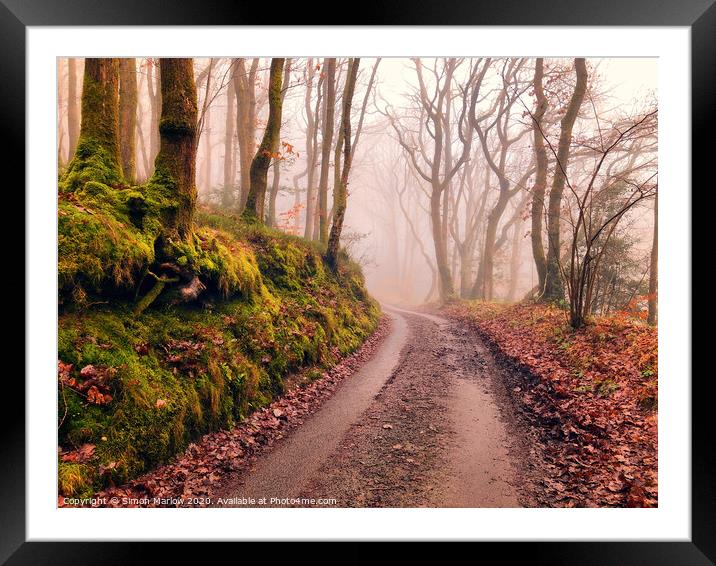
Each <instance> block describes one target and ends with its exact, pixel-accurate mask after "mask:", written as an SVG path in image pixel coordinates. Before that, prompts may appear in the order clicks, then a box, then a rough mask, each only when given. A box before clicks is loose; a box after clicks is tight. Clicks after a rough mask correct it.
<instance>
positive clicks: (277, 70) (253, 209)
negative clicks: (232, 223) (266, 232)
mask: <svg viewBox="0 0 716 566" xmlns="http://www.w3.org/2000/svg"><path fill="white" fill-rule="evenodd" d="M285 61H286V60H285V59H282V58H274V59H271V71H270V76H269V91H268V101H269V116H268V121H267V123H266V129H265V131H264V136H263V139H262V140H261V145H259V148H258V150H257V151H256V155H255V156H254V159H253V161H252V162H251V186H250V189H249V194H248V197H247V198H246V207H245V208H244V212H243V213H242V214H243V216H244V218H246V219H248V220H251V221H254V222H259V223H263V221H264V207H265V202H266V186H267V183H268V179H267V176H268V170H269V166H270V164H271V159H272V158H273V157H274V155H275V149H276V147H277V145H278V140H279V136H280V132H281V106H282V97H281V81H282V79H283V66H284V63H285Z"/></svg>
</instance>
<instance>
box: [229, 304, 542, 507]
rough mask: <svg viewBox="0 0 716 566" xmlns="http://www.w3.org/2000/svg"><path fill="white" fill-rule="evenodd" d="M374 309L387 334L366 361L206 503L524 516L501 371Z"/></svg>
mask: <svg viewBox="0 0 716 566" xmlns="http://www.w3.org/2000/svg"><path fill="white" fill-rule="evenodd" d="M383 308H384V311H385V312H386V313H387V314H388V316H390V317H391V319H392V329H391V333H390V334H389V335H388V336H387V337H386V339H385V340H384V342H383V343H382V344H381V346H380V348H379V349H378V350H377V351H376V353H375V354H374V355H373V357H372V358H371V359H370V360H369V361H368V362H366V363H365V364H364V365H363V366H362V367H361V368H360V370H358V371H357V372H355V373H354V374H353V375H351V376H349V377H347V378H346V379H345V381H344V382H343V383H342V384H341V385H340V386H339V388H338V389H337V390H336V392H335V393H334V395H333V396H332V397H331V398H330V399H329V400H328V401H326V402H325V403H324V404H323V406H322V407H321V408H320V409H319V410H318V411H317V412H316V413H315V414H314V415H312V416H311V417H310V418H309V419H307V420H306V422H305V423H304V424H303V425H301V426H300V427H299V428H297V429H295V430H294V431H292V432H291V433H290V434H289V435H288V436H287V437H285V438H283V439H281V440H280V441H278V442H277V443H276V445H275V446H273V447H272V448H271V450H269V451H268V452H267V453H265V454H263V455H262V456H260V457H259V458H258V460H257V461H256V462H255V464H254V465H253V466H252V467H251V469H250V470H248V471H247V472H244V473H242V474H241V475H239V476H238V477H236V478H233V479H232V480H231V481H229V482H227V483H226V484H225V485H224V486H223V487H222V490H221V491H222V493H218V494H215V495H216V496H218V497H223V498H231V497H245V498H254V499H256V500H258V499H260V498H262V497H264V498H267V500H269V501H270V499H271V498H278V499H284V498H289V499H293V498H305V499H314V500H316V503H314V505H316V506H338V507H385V506H387V507H417V506H430V507H517V506H521V505H523V504H529V500H528V499H529V498H528V496H527V495H525V494H524V493H521V490H520V488H519V486H520V484H521V481H522V480H521V478H520V469H519V468H518V466H517V465H516V464H515V461H514V460H515V459H516V458H515V454H519V452H520V450H524V444H521V443H520V441H521V439H520V438H519V434H520V433H519V431H518V430H516V429H515V428H514V425H511V424H510V422H511V421H510V419H509V418H507V419H503V418H502V416H501V412H500V406H499V405H498V402H499V399H500V395H499V394H497V393H496V388H499V385H496V378H498V379H497V381H499V377H498V374H499V371H501V370H499V368H498V367H497V366H496V364H495V363H494V360H493V359H492V356H491V354H490V353H489V351H488V350H487V349H486V348H485V347H484V346H483V345H482V343H481V342H480V340H479V338H477V337H476V336H475V335H474V334H472V333H471V332H469V331H467V330H465V329H463V328H461V327H460V326H459V325H457V324H455V323H453V322H450V321H448V320H446V319H443V318H441V317H439V316H435V315H432V314H427V313H418V312H413V311H406V310H403V309H399V308H397V307H392V306H388V305H383ZM503 410H504V411H505V412H507V407H506V406H505V407H503ZM522 440H523V439H522ZM319 498H320V499H322V500H323V501H321V502H318V500H319ZM325 501H328V503H325ZM293 504H294V505H296V503H293ZM303 504H305V503H303ZM303 504H302V505H303ZM271 506H280V505H279V504H274V505H271Z"/></svg>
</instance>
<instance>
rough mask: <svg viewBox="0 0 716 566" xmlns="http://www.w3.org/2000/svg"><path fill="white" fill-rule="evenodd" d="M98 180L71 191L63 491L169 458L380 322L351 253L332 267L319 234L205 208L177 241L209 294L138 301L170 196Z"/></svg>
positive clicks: (63, 315) (66, 239)
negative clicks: (186, 236) (315, 238)
mask: <svg viewBox="0 0 716 566" xmlns="http://www.w3.org/2000/svg"><path fill="white" fill-rule="evenodd" d="M94 183H95V184H96V185H97V187H95V188H97V189H98V190H97V191H90V189H92V186H90V187H88V185H89V183H86V184H84V185H83V189H82V191H81V192H80V191H76V192H73V193H72V197H67V196H66V197H65V198H63V197H62V188H61V193H60V195H61V206H60V289H61V295H60V314H59V342H58V359H59V390H58V407H59V411H58V431H59V445H60V450H61V453H60V456H59V489H60V493H61V494H63V495H66V496H82V495H88V494H90V493H92V492H94V491H96V490H98V489H101V488H102V487H105V486H108V485H112V484H119V483H122V482H125V481H127V480H129V479H131V478H134V477H136V476H137V475H139V474H141V473H142V472H145V471H147V470H149V469H150V468H152V467H154V466H156V465H159V464H161V463H163V462H166V461H167V460H169V459H170V458H171V457H172V456H173V455H174V454H176V453H178V452H180V451H182V450H183V449H184V448H185V447H186V446H187V445H188V444H189V443H190V442H191V441H192V440H195V439H197V438H198V437H199V436H201V435H202V434H204V433H207V432H210V431H212V430H216V429H219V428H226V427H231V426H232V425H234V424H235V423H237V422H239V421H241V420H242V419H243V418H245V417H246V416H247V415H248V414H249V413H251V411H253V410H255V409H257V408H259V407H262V406H264V405H266V404H268V403H269V402H270V401H271V399H273V398H274V397H275V396H277V395H280V394H281V393H282V391H283V390H284V387H285V379H286V377H287V376H288V375H291V374H294V373H296V372H302V373H303V374H304V375H308V376H311V375H320V372H321V370H322V369H323V368H327V367H330V366H331V365H333V364H335V363H336V361H337V360H338V359H339V358H340V357H341V356H343V355H345V354H347V353H349V352H351V351H353V350H355V349H356V348H357V347H358V346H360V344H361V343H362V342H363V341H364V340H365V339H366V338H367V337H368V336H369V335H370V334H371V332H372V331H373V330H374V329H375V327H376V325H377V322H378V319H379V316H380V311H379V308H378V305H377V304H376V303H375V301H373V299H371V298H370V297H369V295H368V294H367V293H366V290H365V286H364V281H363V276H362V274H361V271H360V269H359V268H358V266H356V265H355V264H353V263H351V262H350V261H349V260H348V259H347V258H344V261H343V262H342V263H341V267H340V268H339V269H338V270H337V271H333V270H331V269H329V268H328V267H326V265H325V263H324V259H323V255H322V250H321V249H320V248H319V247H317V246H316V245H314V244H311V243H309V242H306V241H303V240H301V239H299V238H295V237H291V236H287V235H285V234H282V233H280V232H277V231H273V230H270V229H267V228H263V227H259V226H247V225H245V224H242V223H240V222H238V221H237V220H236V219H234V218H232V217H229V216H224V215H220V214H214V213H210V212H207V211H203V212H201V211H200V212H199V213H198V215H197V218H196V232H195V236H194V240H193V242H191V243H190V244H177V245H175V246H174V253H175V257H176V261H177V263H180V264H183V265H188V266H191V269H192V270H193V271H194V272H196V273H199V274H201V276H202V280H203V281H204V282H205V283H206V285H207V291H206V292H205V293H203V294H202V298H201V300H199V301H194V302H192V303H190V304H175V303H173V302H172V301H170V300H165V301H163V300H161V297H160V298H158V299H157V300H156V301H154V302H153V303H152V304H151V306H149V307H148V308H146V309H144V310H142V312H141V313H140V314H135V313H136V305H137V302H138V300H140V299H139V298H140V297H141V296H142V294H143V293H144V284H143V280H144V279H145V278H146V272H147V266H148V265H150V264H151V262H152V261H153V260H154V258H153V253H154V246H153V238H154V233H155V230H154V229H153V226H154V221H153V218H155V214H154V213H152V212H151V211H152V206H153V207H154V209H156V205H155V203H157V202H160V201H161V197H160V196H159V197H157V196H156V194H153V192H152V191H151V190H146V188H145V189H144V190H142V188H140V189H139V190H137V189H136V188H127V189H126V190H120V191H110V190H107V185H104V184H102V183H97V182H96V181H95V182H94ZM135 193H136V194H135ZM107 199H111V201H112V202H110V203H109V204H107V202H108V200H107ZM148 201H149V202H150V205H151V206H146V203H147V202H148ZM142 203H144V206H141V204H142ZM137 208H139V209H140V211H141V209H142V208H144V210H145V213H144V220H143V222H141V223H139V224H138V223H137V222H136V221H134V220H133V218H132V215H133V214H135V216H136V214H137V213H136V212H133V210H135V209H137ZM147 211H148V212H147ZM135 220H136V218H135ZM63 246H64V250H63ZM63 251H64V252H65V253H64V254H63ZM132 290H134V291H133V292H132ZM133 293H134V294H133Z"/></svg>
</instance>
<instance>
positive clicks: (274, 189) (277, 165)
mask: <svg viewBox="0 0 716 566" xmlns="http://www.w3.org/2000/svg"><path fill="white" fill-rule="evenodd" d="M290 84H291V59H286V65H285V66H284V73H283V85H282V86H281V104H282V105H283V101H284V100H285V99H286V92H287V91H288V87H289V86H290ZM278 149H279V148H278V144H277V147H276V148H275V151H278ZM280 188H281V160H280V159H274V161H273V177H272V179H271V192H270V193H269V209H268V214H267V215H266V224H267V225H268V226H271V227H274V226H276V198H277V197H278V191H279V190H280Z"/></svg>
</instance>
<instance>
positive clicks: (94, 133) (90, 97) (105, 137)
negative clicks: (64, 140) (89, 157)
mask: <svg viewBox="0 0 716 566" xmlns="http://www.w3.org/2000/svg"><path fill="white" fill-rule="evenodd" d="M80 140H83V141H91V142H94V143H96V144H97V145H98V149H100V150H102V151H104V152H106V154H107V155H106V157H107V159H109V161H110V162H111V165H113V166H115V167H116V168H117V170H118V171H119V172H121V161H120V156H119V59H109V58H102V59H86V60H85V74H84V83H83V85H82V126H81V128H80Z"/></svg>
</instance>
